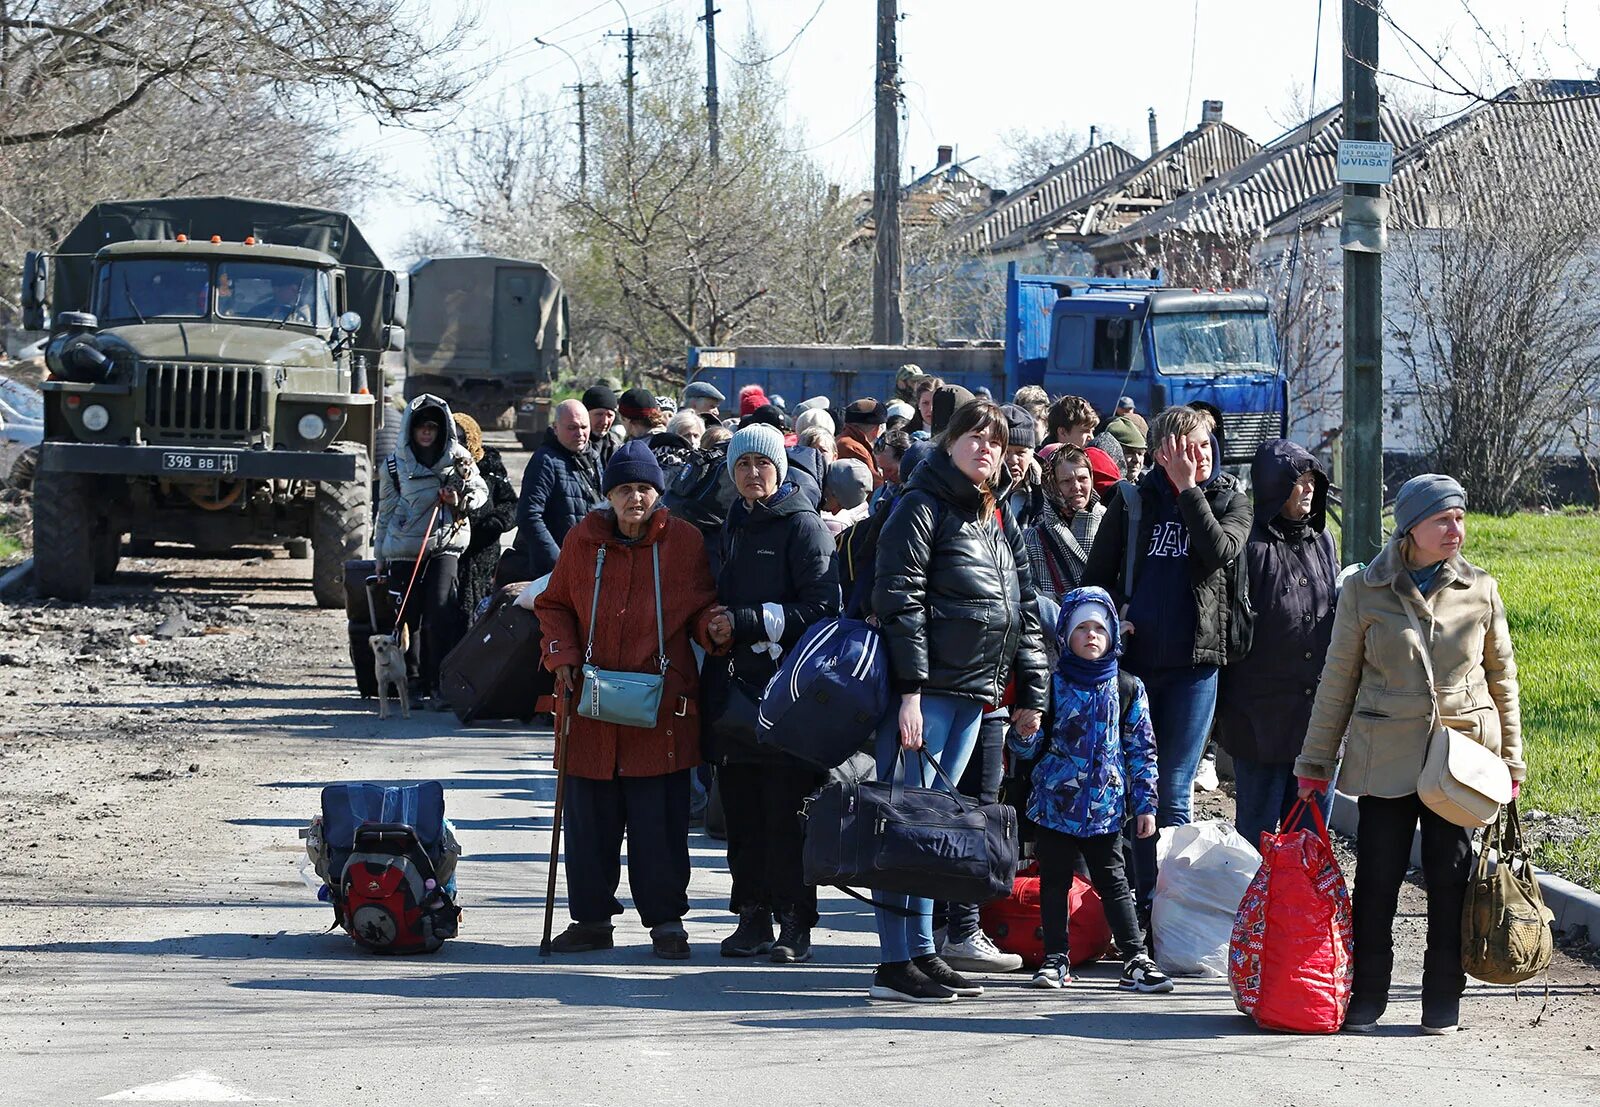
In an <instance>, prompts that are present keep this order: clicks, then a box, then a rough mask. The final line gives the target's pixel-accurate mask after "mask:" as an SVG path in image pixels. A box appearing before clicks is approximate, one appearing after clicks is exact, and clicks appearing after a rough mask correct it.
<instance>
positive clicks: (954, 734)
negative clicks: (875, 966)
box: [874, 692, 983, 964]
mask: <svg viewBox="0 0 1600 1107" xmlns="http://www.w3.org/2000/svg"><path fill="white" fill-rule="evenodd" d="M982 721H983V705H982V704H980V703H978V702H977V701H976V700H969V699H963V698H961V697H959V696H945V695H941V694H939V693H937V692H924V693H923V694H922V748H923V749H924V750H925V751H926V752H927V754H928V756H929V757H930V758H932V759H933V760H934V761H936V762H937V763H938V765H939V767H940V768H941V769H943V770H944V773H945V775H946V776H948V777H950V778H951V779H952V780H959V779H961V774H962V773H964V772H965V771H966V768H967V759H968V758H970V757H971V756H972V750H973V747H974V746H976V745H977V742H978V725H979V723H981V722H982ZM899 754H900V707H899V704H895V705H894V707H893V708H891V709H890V711H889V715H888V718H886V719H884V721H883V725H882V726H881V727H879V728H878V743H877V755H878V779H879V780H891V779H893V777H892V776H891V774H893V773H897V772H898V773H901V774H902V775H904V776H905V779H907V780H908V781H910V782H911V783H912V784H913V785H915V784H917V783H919V782H920V784H921V785H922V787H924V788H932V787H936V785H935V784H934V782H935V781H936V780H937V779H938V777H936V776H935V775H934V772H933V766H932V765H928V764H926V763H924V762H923V761H922V760H921V759H920V758H918V757H916V756H915V754H914V753H913V754H912V755H911V757H910V758H909V759H908V760H906V761H904V762H901V761H900V759H899ZM911 766H915V767H917V768H920V770H921V772H920V773H917V772H911V773H906V768H907V767H911ZM919 778H920V780H919ZM937 786H938V787H942V785H937ZM874 898H875V899H876V900H877V901H878V902H879V903H884V904H887V905H889V906H890V907H897V908H900V909H902V910H906V911H910V912H911V915H910V916H909V917H908V916H905V915H900V914H896V913H895V912H893V911H885V910H884V909H883V908H881V907H880V908H877V910H876V914H877V919H878V946H879V948H880V949H881V950H882V957H883V960H884V962H885V963H886V964H888V963H894V962H897V961H909V960H911V959H912V958H913V957H921V956H924V955H925V954H929V953H932V952H933V951H934V950H933V900H931V899H927V898H926V897H921V896H919V897H910V896H904V895H895V894H891V893H885V892H880V893H877V894H876V895H875V896H874Z"/></svg>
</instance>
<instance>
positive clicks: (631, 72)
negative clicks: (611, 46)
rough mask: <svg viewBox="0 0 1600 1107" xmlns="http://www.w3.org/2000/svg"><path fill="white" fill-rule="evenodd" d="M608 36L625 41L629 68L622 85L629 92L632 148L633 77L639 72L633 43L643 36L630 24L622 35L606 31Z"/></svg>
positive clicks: (629, 125) (629, 124)
mask: <svg viewBox="0 0 1600 1107" xmlns="http://www.w3.org/2000/svg"><path fill="white" fill-rule="evenodd" d="M606 37H607V38H620V39H621V40H622V41H623V43H624V44H625V49H626V52H627V58H628V69H627V72H626V73H625V74H624V75H623V78H622V87H623V88H625V89H626V90H627V93H628V149H629V150H632V149H633V79H634V78H635V77H636V76H638V72H637V71H636V70H635V69H634V68H633V44H634V43H635V42H637V41H638V40H639V39H640V38H641V37H642V36H641V35H640V34H639V32H638V31H635V30H634V29H633V27H632V26H631V25H630V26H629V27H628V29H627V30H625V31H623V32H622V33H621V34H620V35H619V34H617V32H615V31H607V32H606Z"/></svg>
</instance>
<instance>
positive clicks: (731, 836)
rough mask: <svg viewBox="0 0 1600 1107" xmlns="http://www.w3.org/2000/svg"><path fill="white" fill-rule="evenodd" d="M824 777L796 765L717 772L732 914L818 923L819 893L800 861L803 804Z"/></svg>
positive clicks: (729, 767) (725, 768)
mask: <svg viewBox="0 0 1600 1107" xmlns="http://www.w3.org/2000/svg"><path fill="white" fill-rule="evenodd" d="M825 779H826V774H824V773H823V772H822V771H821V770H820V769H813V768H811V767H810V766H809V765H802V764H801V763H800V762H798V761H786V762H784V763H782V764H764V765H742V764H738V763H733V764H728V765H724V766H722V767H721V768H720V769H718V770H717V781H718V784H719V785H720V791H721V794H722V810H723V813H724V815H725V816H726V817H727V824H728V825H727V831H728V869H729V871H730V872H731V873H732V874H733V894H732V896H731V897H730V898H729V900H728V909H729V910H731V911H733V912H734V913H735V914H742V913H743V912H745V911H776V912H778V913H779V914H782V913H783V912H785V911H793V912H794V913H795V914H797V915H798V916H799V918H800V925H801V926H815V925H817V889H816V888H815V887H813V886H812V885H810V884H807V883H806V880H805V868H804V865H803V863H802V858H801V850H802V848H803V847H804V844H805V838H804V834H803V832H802V829H801V826H800V806H801V804H803V803H805V800H806V797H807V796H809V795H810V794H811V793H812V792H815V791H816V790H817V789H818V788H820V787H822V783H823V781H824V780H825Z"/></svg>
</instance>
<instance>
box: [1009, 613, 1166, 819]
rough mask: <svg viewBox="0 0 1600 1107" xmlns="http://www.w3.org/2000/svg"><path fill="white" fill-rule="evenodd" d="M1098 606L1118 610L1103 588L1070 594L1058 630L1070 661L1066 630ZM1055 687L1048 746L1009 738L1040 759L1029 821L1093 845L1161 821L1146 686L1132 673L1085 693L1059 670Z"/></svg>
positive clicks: (1116, 650)
mask: <svg viewBox="0 0 1600 1107" xmlns="http://www.w3.org/2000/svg"><path fill="white" fill-rule="evenodd" d="M1090 601H1094V602H1099V603H1101V604H1104V605H1105V606H1106V608H1107V610H1108V611H1115V610H1116V607H1115V605H1114V604H1113V602H1112V599H1111V597H1110V595H1109V594H1107V592H1106V591H1105V590H1104V589H1102V588H1074V589H1073V590H1072V591H1070V592H1068V593H1067V594H1066V595H1065V596H1064V597H1062V601H1061V616H1060V618H1059V619H1058V620H1057V622H1056V628H1055V635H1056V642H1057V645H1058V646H1059V648H1060V650H1061V653H1062V654H1068V653H1070V652H1071V646H1070V645H1069V644H1068V638H1069V637H1070V636H1071V630H1072V628H1071V627H1069V626H1067V625H1066V623H1067V622H1069V621H1070V620H1071V618H1072V613H1073V611H1074V609H1076V608H1077V606H1078V605H1079V604H1081V603H1085V602H1090ZM1111 623H1112V625H1111V626H1110V627H1108V628H1107V630H1108V631H1109V632H1110V635H1111V654H1112V656H1120V655H1121V653H1122V630H1121V627H1120V625H1119V624H1118V622H1117V620H1116V619H1112V620H1111ZM1051 685H1052V687H1051V693H1052V695H1053V697H1054V702H1055V726H1054V727H1053V728H1052V730H1051V733H1050V736H1049V740H1048V742H1047V741H1046V740H1045V738H1044V732H1043V731H1042V730H1041V731H1039V732H1037V733H1035V734H1031V735H1029V736H1028V737H1027V738H1022V737H1020V736H1018V735H1017V734H1015V733H1014V732H1013V733H1012V734H1010V735H1009V737H1008V738H1007V744H1008V745H1009V746H1010V748H1011V751H1012V752H1013V753H1015V754H1017V755H1018V756H1020V757H1028V758H1031V757H1038V758H1039V760H1038V763H1037V764H1036V765H1035V766H1034V769H1033V791H1032V793H1031V795H1030V797H1029V800H1028V818H1030V819H1032V820H1033V821H1034V822H1036V823H1038V824H1039V825H1040V826H1042V827H1047V828H1048V829H1050V830H1054V831H1056V832H1057V833H1060V834H1068V835H1071V836H1072V837H1074V838H1092V837H1095V836H1098V835H1102V834H1111V833H1115V832H1120V831H1121V830H1122V826H1123V824H1124V823H1125V822H1127V820H1128V819H1129V818H1131V817H1133V816H1134V815H1153V814H1155V810H1156V743H1155V732H1154V731H1153V730H1152V729H1151V725H1150V703H1149V701H1148V699H1146V697H1145V692H1144V684H1143V683H1142V682H1141V681H1140V680H1139V678H1138V677H1135V676H1133V675H1132V674H1130V673H1124V674H1122V676H1121V678H1120V679H1119V678H1118V675H1117V674H1116V673H1113V674H1112V676H1111V677H1110V679H1109V680H1107V681H1105V682H1104V683H1102V684H1100V685H1096V686H1087V685H1081V684H1076V683H1074V682H1072V681H1070V680H1069V679H1068V678H1067V677H1065V676H1063V675H1062V671H1061V669H1060V668H1059V667H1058V669H1057V671H1056V673H1055V675H1054V676H1053V678H1052V681H1051ZM1119 685H1120V686H1121V687H1122V688H1123V689H1125V690H1127V691H1128V692H1129V694H1130V696H1131V699H1132V702H1131V703H1129V704H1125V703H1123V702H1122V693H1121V692H1119ZM1108 697H1109V701H1110V702H1109V704H1108V703H1107V702H1106V701H1107V698H1108ZM1107 707H1109V710H1106V708H1107ZM1041 747H1042V752H1041Z"/></svg>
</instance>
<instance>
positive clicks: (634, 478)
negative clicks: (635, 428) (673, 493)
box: [600, 438, 667, 496]
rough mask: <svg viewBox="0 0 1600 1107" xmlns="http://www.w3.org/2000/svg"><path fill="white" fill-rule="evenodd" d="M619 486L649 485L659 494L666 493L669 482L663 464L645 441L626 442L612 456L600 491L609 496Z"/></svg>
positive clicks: (638, 439) (639, 439)
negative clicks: (663, 470)
mask: <svg viewBox="0 0 1600 1107" xmlns="http://www.w3.org/2000/svg"><path fill="white" fill-rule="evenodd" d="M619 484H648V485H649V486H650V487H651V488H654V489H655V490H656V492H657V493H658V494H659V493H661V492H664V491H666V488H667V481H666V478H665V477H664V476H663V475H662V473H661V463H660V462H659V461H657V460H656V455H655V454H653V453H651V452H650V444H649V443H648V442H646V441H645V440H644V439H642V438H635V439H633V440H632V441H631V442H624V443H623V444H622V445H620V446H618V447H617V452H616V453H614V454H612V455H611V460H610V461H609V462H608V463H607V464H606V475H605V479H604V480H603V481H602V482H601V485H600V491H601V492H602V493H603V494H605V495H608V496H609V495H610V494H611V490H612V489H613V488H615V487H616V486H617V485H619Z"/></svg>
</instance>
